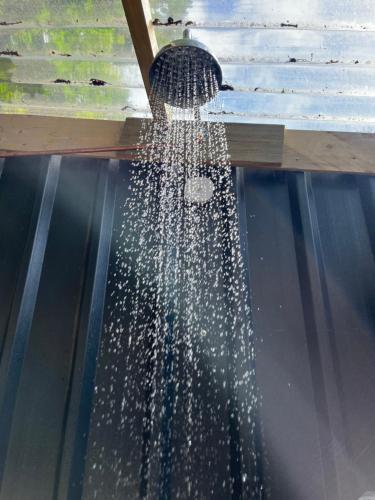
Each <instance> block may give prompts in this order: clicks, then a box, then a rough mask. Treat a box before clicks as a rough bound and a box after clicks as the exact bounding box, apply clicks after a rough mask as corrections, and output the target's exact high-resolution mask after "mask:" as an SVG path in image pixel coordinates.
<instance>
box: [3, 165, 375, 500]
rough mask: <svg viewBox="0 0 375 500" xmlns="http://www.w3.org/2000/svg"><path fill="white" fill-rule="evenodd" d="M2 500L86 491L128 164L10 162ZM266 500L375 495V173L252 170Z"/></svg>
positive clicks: (248, 225)
mask: <svg viewBox="0 0 375 500" xmlns="http://www.w3.org/2000/svg"><path fill="white" fill-rule="evenodd" d="M0 162H2V163H0V172H1V176H0V228H1V233H0V234H1V239H0V355H1V358H0V362H1V364H0V377H1V378H0V479H1V492H0V498H1V500H23V499H25V500H50V499H58V500H62V499H67V498H68V499H69V500H70V499H78V498H80V497H81V494H82V484H83V475H84V466H85V453H86V447H87V441H88V431H89V423H90V413H91V405H92V395H93V386H94V383H95V382H94V379H95V368H96V354H97V351H98V347H99V343H100V337H101V332H102V315H103V307H104V303H105V300H106V286H107V270H108V266H109V265H110V264H111V262H112V259H113V258H114V257H113V247H111V245H112V241H111V237H112V228H113V221H116V218H117V217H118V216H119V214H120V213H121V206H120V203H119V202H118V201H116V200H119V199H121V196H122V195H123V190H125V189H126V183H124V182H123V180H124V172H125V171H126V170H127V168H128V166H127V164H126V163H121V164H120V165H119V166H120V168H119V170H117V167H118V164H117V162H115V161H111V162H107V161H105V160H92V159H87V158H74V159H73V158H63V159H62V160H61V159H60V158H58V157H53V158H46V157H44V158H32V159H31V158H29V159H26V158H21V159H20V158H18V159H9V160H0ZM237 187H238V196H239V212H240V220H241V229H242V242H243V246H244V251H246V253H247V257H248V262H249V266H248V269H249V281H250V286H251V292H252V296H251V301H252V313H253V323H254V329H255V333H256V338H257V375H258V380H259V385H260V388H261V392H262V395H263V405H262V422H263V435H264V450H263V452H264V453H263V456H264V469H265V483H266V487H267V491H268V496H267V498H270V499H275V500H284V499H285V500H317V499H319V500H320V499H323V498H327V499H328V500H335V499H340V500H352V499H357V498H359V497H360V496H361V494H363V493H364V492H365V491H366V490H375V442H374V440H373V434H374V429H375V363H374V361H375V307H374V302H375V279H374V278H375V263H374V248H375V247H374V245H375V224H374V222H373V220H374V216H375V177H365V176H363V177H360V176H349V175H331V174H308V173H306V174H302V173H286V172H270V171H264V170H250V169H246V170H245V169H240V170H238V172H237Z"/></svg>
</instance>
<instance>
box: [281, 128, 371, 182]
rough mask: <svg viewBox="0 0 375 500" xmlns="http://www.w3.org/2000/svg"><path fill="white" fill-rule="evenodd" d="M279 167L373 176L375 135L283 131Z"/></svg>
mask: <svg viewBox="0 0 375 500" xmlns="http://www.w3.org/2000/svg"><path fill="white" fill-rule="evenodd" d="M282 168H283V169H285V170H307V171H312V172H352V173H364V174H374V173H375V134H355V133H347V132H311V131H300V130H285V139H284V153H283V162H282Z"/></svg>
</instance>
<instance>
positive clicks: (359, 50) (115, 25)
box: [0, 0, 375, 132]
mask: <svg viewBox="0 0 375 500" xmlns="http://www.w3.org/2000/svg"><path fill="white" fill-rule="evenodd" d="M150 4H151V8H152V15H153V17H154V18H155V19H159V22H160V23H162V24H164V23H166V22H167V20H168V18H170V17H171V18H173V19H174V20H175V21H181V23H180V24H179V25H178V26H177V27H176V26H175V25H174V24H172V25H168V26H158V27H157V28H156V36H157V41H158V44H159V47H160V48H161V47H163V46H165V45H166V44H168V43H169V42H171V41H172V40H176V39H178V38H181V36H182V32H183V29H184V25H185V24H186V23H189V27H190V28H191V29H192V31H193V36H194V37H196V38H197V39H198V40H200V41H201V42H202V43H205V44H206V45H207V46H208V47H209V48H210V49H211V50H213V51H214V52H215V55H216V56H217V57H218V59H219V62H220V65H221V66H222V69H223V78H224V82H225V83H228V84H230V85H232V86H233V87H234V89H235V92H234V93H233V92H223V93H222V102H219V103H218V105H217V106H216V111H217V112H221V113H222V114H223V118H224V119H230V121H241V122H245V123H246V122H250V123H251V122H253V123H281V124H285V125H286V126H288V127H289V128H292V129H315V130H334V131H357V132H375V78H374V73H375V72H374V64H375V59H374V54H375V42H374V30H375V4H374V2H373V0H344V1H340V0H304V1H299V2H297V1H296V2H291V1H287V0H281V1H280V0H279V1H276V0H237V1H233V0H178V1H176V0H150ZM0 23H1V25H0V80H1V85H0V110H1V111H3V112H9V113H23V114H42V115H56V116H78V117H91V118H94V117H95V118H103V117H104V118H110V119H118V120H123V119H124V118H125V117H126V116H146V115H149V114H150V109H149V106H148V101H147V96H146V92H145V90H144V87H143V83H142V78H141V74H140V71H139V67H138V64H137V61H136V57H135V53H134V48H133V46H132V42H131V37H130V34H129V30H128V28H127V26H126V21H125V16H124V13H123V8H122V3H121V0H87V1H85V2H73V3H72V2H61V1H57V0H48V1H41V0H33V1H30V0H23V1H18V2H10V1H8V2H3V4H2V5H0ZM7 23H8V24H7ZM92 79H97V80H102V81H103V82H104V83H103V85H101V86H95V85H92V84H91V83H92V82H91V80H92ZM211 111H215V109H211ZM223 112H225V113H223ZM228 115H229V116H228Z"/></svg>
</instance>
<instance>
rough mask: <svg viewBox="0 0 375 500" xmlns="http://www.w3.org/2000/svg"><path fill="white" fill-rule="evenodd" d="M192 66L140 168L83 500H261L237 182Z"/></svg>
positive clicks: (133, 181) (180, 64)
mask: <svg viewBox="0 0 375 500" xmlns="http://www.w3.org/2000/svg"><path fill="white" fill-rule="evenodd" d="M185 63H186V61H184V58H183V57H180V58H179V59H178V60H177V61H176V62H175V64H174V65H172V70H168V71H167V70H166V69H165V68H164V67H161V68H160V74H159V75H158V76H159V78H158V80H157V82H156V83H155V87H154V89H153V90H154V94H155V95H156V94H158V95H160V93H161V91H163V92H164V100H165V101H167V102H176V100H177V101H178V103H179V107H175V108H172V107H170V108H169V113H170V114H171V116H170V119H169V121H168V122H166V121H165V120H164V119H163V118H162V116H163V109H164V108H163V106H164V105H163V104H162V103H161V101H160V100H158V99H157V98H156V97H154V98H153V103H152V105H153V109H154V110H155V109H158V110H159V112H160V118H159V119H154V120H153V121H147V120H145V121H144V123H143V125H142V130H141V132H140V139H139V144H140V145H142V146H144V147H143V149H142V150H141V152H140V154H139V157H138V159H137V160H136V161H135V162H134V163H133V165H132V172H131V176H130V182H129V185H128V195H127V197H126V201H125V204H124V208H123V219H122V226H121V230H120V231H119V232H118V234H117V240H116V265H115V268H114V270H113V271H112V273H111V275H110V282H109V285H108V290H109V291H108V293H109V294H110V301H109V304H110V305H109V311H108V314H107V321H106V324H105V331H104V334H103V342H102V347H101V353H100V357H99V362H98V370H97V373H98V375H97V385H96V388H95V405H94V409H93V415H92V422H91V431H90V449H89V453H88V461H87V474H86V476H87V477H88V481H87V484H86V490H85V491H86V493H85V498H90V499H91V498H100V499H105V500H107V499H108V500H109V499H136V498H147V499H151V500H153V499H166V500H167V499H211V498H215V499H219V498H223V499H228V498H233V499H234V498H238V499H247V498H257V499H260V498H263V496H262V491H263V487H262V474H261V463H260V453H261V449H260V439H259V423H258V418H257V417H258V416H257V412H258V407H259V394H258V389H257V385H256V377H255V365H254V363H255V354H254V345H253V334H252V330H251V326H250V310H249V296H248V290H247V286H246V280H245V270H244V263H243V259H242V255H241V247H240V236H239V226H238V216H237V210H236V197H235V189H234V182H233V175H234V174H233V171H232V168H231V166H230V162H229V157H228V145H227V140H226V133H225V126H224V124H223V123H218V122H215V123H214V122H210V121H209V119H208V118H209V115H208V107H207V106H204V107H200V104H201V102H200V97H199V93H200V90H201V89H199V88H198V86H199V85H201V82H202V79H200V81H199V82H198V80H197V75H202V74H203V82H204V91H205V93H206V94H209V95H215V94H217V90H218V88H217V82H216V79H215V77H214V75H213V74H212V73H211V72H210V71H209V70H207V69H205V68H204V67H200V66H199V61H196V62H193V63H190V64H189V65H188V71H187V73H186V64H185ZM182 68H185V70H184V74H182V73H183V72H182ZM202 71H203V73H202ZM176 75H177V82H178V83H177V85H176ZM158 86H162V88H161V87H159V88H158ZM165 93H167V94H165ZM214 105H215V104H214ZM171 118H172V119H171Z"/></svg>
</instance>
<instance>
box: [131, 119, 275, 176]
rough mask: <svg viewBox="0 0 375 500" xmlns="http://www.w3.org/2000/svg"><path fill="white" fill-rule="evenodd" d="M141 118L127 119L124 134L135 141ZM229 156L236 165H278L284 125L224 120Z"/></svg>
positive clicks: (135, 142)
mask: <svg viewBox="0 0 375 500" xmlns="http://www.w3.org/2000/svg"><path fill="white" fill-rule="evenodd" d="M141 123H142V120H140V119H139V118H128V119H127V120H126V123H125V127H124V134H125V135H126V137H127V140H128V141H129V142H130V143H133V144H137V141H138V137H139V132H140V129H141ZM225 128H226V132H227V140H228V148H229V155H230V158H231V161H232V162H233V163H236V165H238V166H252V165H258V166H266V165H267V166H269V167H280V166H281V163H282V159H283V142H284V126H282V125H253V124H248V123H226V124H225Z"/></svg>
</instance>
